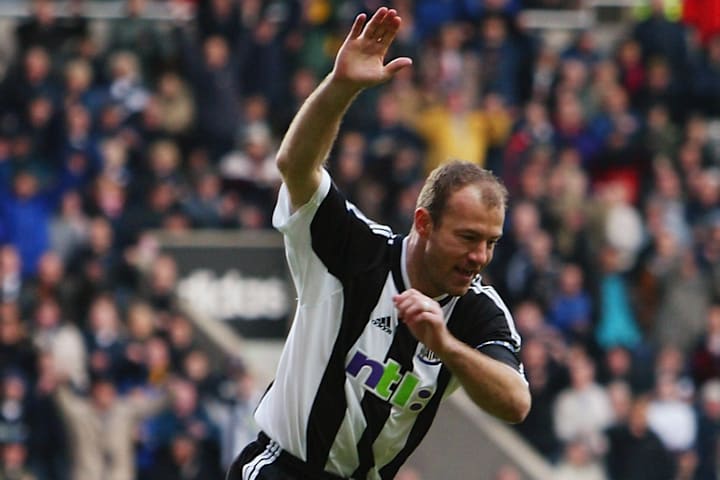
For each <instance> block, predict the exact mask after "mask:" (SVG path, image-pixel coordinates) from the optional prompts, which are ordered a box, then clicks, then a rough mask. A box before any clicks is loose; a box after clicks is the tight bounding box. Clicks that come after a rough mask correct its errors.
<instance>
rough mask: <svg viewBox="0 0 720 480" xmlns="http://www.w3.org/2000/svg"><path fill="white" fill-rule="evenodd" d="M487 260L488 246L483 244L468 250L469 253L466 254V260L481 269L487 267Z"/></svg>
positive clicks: (488, 256)
mask: <svg viewBox="0 0 720 480" xmlns="http://www.w3.org/2000/svg"><path fill="white" fill-rule="evenodd" d="M489 258H490V252H489V251H488V246H487V244H486V243H485V242H480V243H479V244H478V246H477V247H475V248H474V249H472V250H470V253H469V254H468V260H470V261H471V262H472V263H474V264H476V265H480V266H483V267H484V266H485V265H487V263H488V259H489Z"/></svg>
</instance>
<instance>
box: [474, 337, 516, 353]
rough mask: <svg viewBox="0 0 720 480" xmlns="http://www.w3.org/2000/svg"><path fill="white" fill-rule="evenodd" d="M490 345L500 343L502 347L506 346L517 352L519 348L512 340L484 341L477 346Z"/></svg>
mask: <svg viewBox="0 0 720 480" xmlns="http://www.w3.org/2000/svg"><path fill="white" fill-rule="evenodd" d="M488 345H500V346H501V347H505V348H507V349H508V350H510V351H511V352H516V351H517V349H516V348H515V346H514V345H513V344H512V343H510V342H503V341H502V340H490V341H489V342H484V343H481V344H480V345H478V346H477V347H475V348H476V349H479V348H483V347H487V346H488Z"/></svg>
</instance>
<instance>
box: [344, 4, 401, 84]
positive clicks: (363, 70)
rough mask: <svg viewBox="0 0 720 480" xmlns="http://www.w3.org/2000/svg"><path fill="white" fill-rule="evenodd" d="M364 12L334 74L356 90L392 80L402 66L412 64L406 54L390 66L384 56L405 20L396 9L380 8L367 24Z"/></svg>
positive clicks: (345, 46) (347, 42)
mask: <svg viewBox="0 0 720 480" xmlns="http://www.w3.org/2000/svg"><path fill="white" fill-rule="evenodd" d="M366 19H367V16H366V15H365V14H364V13H361V14H359V15H358V16H357V17H355V21H354V22H353V26H352V28H351V29H350V33H348V36H347V37H346V38H345V41H344V42H343V44H342V46H341V47H340V50H339V51H338V54H337V57H336V58H335V68H334V69H333V72H332V76H333V79H334V80H336V81H340V82H343V83H345V84H347V85H348V86H350V87H354V88H357V89H361V88H366V87H370V86H373V85H377V84H379V83H382V82H385V81H387V80H389V79H390V78H391V77H392V76H393V75H395V73H397V72H398V71H399V70H400V69H402V68H405V67H407V66H409V65H411V64H412V60H411V59H410V58H407V57H399V58H396V59H394V60H392V61H391V62H389V63H388V64H387V65H386V64H385V63H384V62H385V55H386V54H387V51H388V48H389V47H390V44H391V43H392V41H393V40H394V38H395V35H396V34H397V31H398V29H399V28H400V25H401V23H402V19H401V18H400V17H399V16H398V14H397V11H396V10H394V9H388V8H387V7H380V8H379V9H378V10H377V11H376V12H375V14H374V15H373V16H372V18H371V19H370V20H369V21H368V22H367V23H366V22H365V20H366Z"/></svg>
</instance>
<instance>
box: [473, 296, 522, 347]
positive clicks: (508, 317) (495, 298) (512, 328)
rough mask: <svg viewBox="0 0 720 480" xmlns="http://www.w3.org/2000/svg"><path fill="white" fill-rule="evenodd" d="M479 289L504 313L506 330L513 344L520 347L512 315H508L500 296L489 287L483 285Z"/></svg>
mask: <svg viewBox="0 0 720 480" xmlns="http://www.w3.org/2000/svg"><path fill="white" fill-rule="evenodd" d="M481 289H482V292H483V293H484V294H485V295H487V296H488V297H490V299H491V300H492V301H493V302H494V303H495V305H497V307H498V308H499V309H500V310H502V311H503V312H504V313H505V320H507V324H508V328H509V329H510V336H511V337H512V339H513V340H515V342H517V345H518V347H520V342H521V340H520V334H519V333H518V331H517V330H516V329H515V322H514V321H513V318H512V315H511V314H510V310H508V308H507V306H505V302H503V301H502V299H501V298H500V295H498V293H497V292H496V291H495V289H494V288H493V287H491V286H490V285H483V286H482V287H481Z"/></svg>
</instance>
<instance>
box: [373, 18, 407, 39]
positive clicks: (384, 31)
mask: <svg viewBox="0 0 720 480" xmlns="http://www.w3.org/2000/svg"><path fill="white" fill-rule="evenodd" d="M400 23H401V22H400V17H398V16H397V11H396V10H393V9H390V10H388V12H387V14H386V15H385V17H384V18H383V20H382V22H381V23H380V24H379V25H378V28H377V30H375V37H373V38H375V39H376V40H377V42H378V43H381V44H383V45H390V42H392V39H393V38H394V37H395V34H396V33H397V31H398V28H400Z"/></svg>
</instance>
